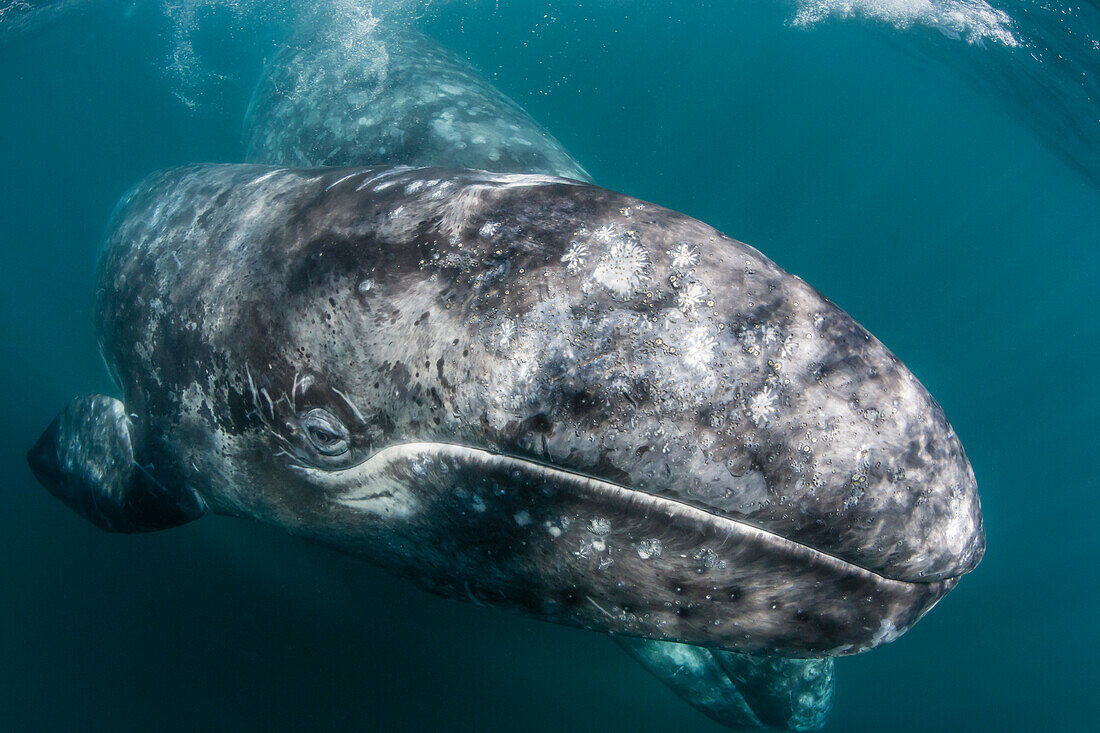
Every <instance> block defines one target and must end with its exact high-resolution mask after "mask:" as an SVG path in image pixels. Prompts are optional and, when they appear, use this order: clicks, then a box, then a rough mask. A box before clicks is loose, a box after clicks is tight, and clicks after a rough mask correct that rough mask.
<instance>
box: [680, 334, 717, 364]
mask: <svg viewBox="0 0 1100 733" xmlns="http://www.w3.org/2000/svg"><path fill="white" fill-rule="evenodd" d="M717 343H718V342H717V341H715V339H714V336H712V335H710V334H709V333H707V329H706V327H705V326H696V327H695V328H693V329H691V332H690V333H688V336H687V339H686V340H685V341H684V361H685V362H686V363H687V365H688V366H690V367H692V368H694V369H703V368H705V367H706V366H707V365H708V364H710V362H711V360H712V359H713V358H714V347H715V346H716V345H717Z"/></svg>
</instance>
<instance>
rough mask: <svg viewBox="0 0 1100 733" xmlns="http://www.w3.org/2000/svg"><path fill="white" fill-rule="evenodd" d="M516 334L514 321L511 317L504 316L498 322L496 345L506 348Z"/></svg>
mask: <svg viewBox="0 0 1100 733" xmlns="http://www.w3.org/2000/svg"><path fill="white" fill-rule="evenodd" d="M515 335H516V322H515V321H513V320H512V319H511V318H505V319H504V320H503V321H502V322H501V324H500V332H499V335H498V338H497V346H499V347H500V348H502V349H503V348H506V347H507V346H508V344H510V343H512V339H513V338H514V337H515Z"/></svg>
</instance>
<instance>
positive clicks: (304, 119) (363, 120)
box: [245, 29, 588, 180]
mask: <svg viewBox="0 0 1100 733" xmlns="http://www.w3.org/2000/svg"><path fill="white" fill-rule="evenodd" d="M329 33H337V32H334V31H329V32H328V33H325V32H320V33H317V34H316V35H317V36H318V38H313V37H306V38H301V39H299V41H298V43H296V44H295V45H293V46H289V47H286V48H284V49H283V50H281V51H280V52H279V53H278V54H276V55H275V57H274V58H273V59H272V60H271V62H270V63H269V64H268V65H267V67H266V69H265V71H264V75H263V76H262V77H261V79H260V81H259V83H258V84H257V86H256V89H255V91H254V92H253V95H252V101H251V103H250V105H249V110H248V114H247V116H246V119H245V138H246V140H247V146H248V152H247V156H246V160H248V161H249V162H259V163H273V164H278V165H296V166H315V165H393V164H397V163H402V164H406V165H416V166H423V165H446V166H450V167H455V168H478V169H484V170H491V171H500V172H506V173H550V174H554V175H560V176H565V177H567V178H575V179H578V180H587V178H588V175H587V174H586V173H585V172H584V170H583V169H582V168H581V167H580V165H578V164H577V162H576V161H575V160H573V159H572V158H571V157H570V156H569V155H568V154H567V153H566V152H565V151H564V150H563V149H562V148H561V146H560V145H559V144H558V143H557V141H556V140H554V139H553V138H552V137H551V136H550V134H549V133H547V132H546V131H545V130H543V129H542V128H541V127H540V126H539V125H538V123H536V122H535V121H534V120H533V119H531V117H530V116H529V115H528V114H527V113H526V112H525V111H524V110H523V109H522V108H521V107H520V106H519V105H517V104H516V103H515V102H513V101H512V100H511V99H509V98H508V97H506V96H504V95H503V94H501V93H500V91H498V90H497V89H496V88H495V87H493V86H492V85H491V84H489V83H488V82H487V81H485V79H484V78H482V76H481V74H479V73H478V71H477V70H476V69H475V68H474V67H473V66H471V65H470V64H469V63H468V62H467V61H466V60H464V59H462V58H460V57H458V56H456V55H454V54H452V53H450V52H448V51H445V50H444V49H442V48H440V47H439V46H438V45H437V44H436V43H435V42H434V41H432V40H431V39H430V38H428V37H427V36H424V35H421V34H419V33H415V32H412V31H399V30H395V29H394V30H385V31H382V30H378V31H376V32H374V33H371V34H367V35H364V36H362V37H359V36H355V37H345V36H343V35H337V37H336V38H335V39H334V38H331V37H330V36H329Z"/></svg>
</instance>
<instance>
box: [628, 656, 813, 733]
mask: <svg viewBox="0 0 1100 733" xmlns="http://www.w3.org/2000/svg"><path fill="white" fill-rule="evenodd" d="M615 639H616V641H618V642H619V645H620V646H622V647H623V649H625V650H626V651H627V652H628V653H630V655H631V656H633V657H634V658H635V659H636V660H638V661H639V662H640V663H641V664H642V665H644V666H645V667H646V669H648V670H649V671H650V672H652V673H653V674H654V675H655V676H656V677H657V678H658V679H660V680H661V681H662V682H664V683H665V684H666V685H668V686H669V687H670V688H672V690H673V691H674V692H675V693H676V694H677V695H679V696H680V697H682V698H683V699H684V700H686V701H687V702H689V703H690V704H691V705H693V706H694V707H695V708H696V709H698V710H699V711H701V712H703V713H704V714H706V715H707V716H709V717H711V718H713V719H714V720H716V721H718V722H719V723H722V724H724V725H727V726H729V727H731V728H737V729H741V730H752V729H758V728H775V729H778V730H817V729H818V728H820V727H821V726H823V725H824V724H825V720H826V718H827V717H828V714H829V707H830V705H831V704H832V697H833V660H832V659H784V658H782V657H759V656H753V655H751V654H738V653H736V652H727V651H721V650H719V649H707V648H706V647H700V646H693V645H689V644H677V643H675V642H667V641H654V640H653V639H640V638H637V637H626V636H617V637H615Z"/></svg>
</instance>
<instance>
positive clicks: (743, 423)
mask: <svg viewBox="0 0 1100 733" xmlns="http://www.w3.org/2000/svg"><path fill="white" fill-rule="evenodd" d="M98 292H99V302H98V306H97V308H98V316H97V322H98V335H99V339H100V344H101V349H102V352H103V354H104V358H105V360H106V362H107V364H108V365H109V367H110V369H111V371H112V374H113V375H114V376H115V379H116V380H117V382H118V384H119V385H120V387H121V389H122V392H123V399H122V400H121V401H118V400H114V399H112V398H106V397H88V398H79V399H77V400H76V401H74V403H72V404H71V405H70V406H69V407H68V408H66V410H64V411H63V412H62V414H61V415H60V416H59V417H58V419H57V420H55V422H54V423H53V424H52V425H51V427H50V428H49V429H48V430H47V431H46V433H45V434H44V435H43V437H42V438H41V439H40V441H39V442H38V444H37V445H36V446H35V447H34V448H33V449H32V451H31V453H30V455H29V460H30V463H31V466H32V468H33V469H34V471H35V473H36V474H37V475H38V476H39V478H40V479H41V480H42V481H43V483H44V484H45V485H46V486H47V487H48V488H49V489H50V490H51V491H52V492H53V493H55V494H56V495H57V496H59V497H60V498H61V499H62V500H64V501H66V502H67V503H69V504H70V506H72V507H73V508H74V509H76V510H77V511H79V512H81V513H82V514H84V516H86V517H88V518H89V519H90V520H92V521H93V522H96V523H97V524H98V525H100V526H101V527H104V528H106V529H113V530H121V531H135V530H149V529H157V528H161V527H167V526H173V525H175V524H179V523H182V522H185V521H188V520H190V519H194V518H196V517H197V516H199V515H200V514H201V513H202V512H203V511H204V510H206V509H212V510H214V511H217V512H219V513H223V514H230V515H235V516H241V517H248V518H253V519H257V520H259V521H263V522H266V523H269V524H274V525H277V526H280V527H283V528H285V529H286V530H288V531H290V532H292V533H294V534H296V535H299V536H302V537H306V538H309V539H312V540H315V541H317V542H321V543H323V544H326V545H329V546H332V547H334V548H337V549H339V550H342V551H344V552H348V553H351V554H354V555H357V556H359V557H362V558H364V559H367V560H369V561H372V562H374V563H376V564H378V565H380V566H383V567H386V568H388V569H390V570H392V571H394V572H396V573H399V574H401V575H403V576H405V577H407V578H410V579H411V580H413V581H414V582H415V583H417V584H418V585H420V586H421V587H424V588H426V589H428V590H430V591H432V592H435V593H439V594H442V595H446V596H451V597H457V598H467V599H473V600H477V601H478V602H481V603H485V604H490V605H495V606H499V607H503V608H509V609H513V610H517V611H520V612H523V613H527V614H530V615H533V616H536V617H538V618H542V619H545V620H549V621H554V622H558V623H565V624H570V625H574V626H580V627H583V628H588V629H594V630H599V631H605V632H612V633H620V634H627V635H634V636H640V637H647V638H652V639H658V640H666V641H678V642H686V643H689V644H696V645H703V646H708V647H713V648H717V649H724V650H730V651H737V652H750V653H760V654H773V655H782V656H790V657H824V656H835V655H843V654H852V653H856V652H859V651H863V650H866V649H870V648H872V647H874V646H877V645H879V644H881V643H884V642H886V641H889V640H891V639H893V638H896V637H897V636H898V635H899V634H901V633H902V632H903V631H904V630H906V629H908V628H909V627H911V626H912V624H914V623H915V622H916V621H917V620H918V619H919V618H920V616H921V615H922V614H923V613H924V612H926V611H927V610H928V609H929V608H930V607H931V606H932V605H933V604H934V603H936V602H937V601H938V600H939V599H940V598H941V597H942V596H943V595H944V594H945V593H946V592H947V591H949V590H950V589H951V588H953V587H954V585H955V584H956V583H957V581H958V579H959V577H960V576H961V575H963V574H964V573H966V572H968V571H969V570H971V569H972V568H973V567H974V566H975V565H976V564H977V562H978V561H979V559H980V557H981V554H982V551H983V549H984V532H983V530H982V524H981V513H980V508H979V503H978V498H977V493H976V487H975V482H974V478H973V473H972V471H971V470H970V466H969V463H968V462H967V460H966V458H965V455H964V453H963V450H962V447H961V445H960V444H959V441H958V439H957V437H956V436H955V433H954V432H953V430H952V429H951V428H950V425H949V424H948V423H947V421H946V419H945V418H944V416H943V412H942V410H941V409H940V407H939V406H938V405H937V404H936V402H935V401H934V400H933V399H932V398H931V397H930V396H929V395H928V394H927V392H926V391H925V390H924V388H923V387H922V386H921V385H920V384H919V382H918V381H917V380H916V379H915V378H914V377H913V376H912V374H911V373H909V372H908V370H906V369H905V368H904V366H902V365H901V364H900V363H899V362H898V360H897V359H896V358H895V357H894V356H893V355H892V354H891V353H890V352H889V351H888V350H887V349H886V348H885V347H884V346H883V345H882V344H881V343H879V342H878V341H877V340H875V339H874V338H873V337H872V336H871V335H870V334H868V333H867V332H866V331H865V330H864V329H863V328H861V327H860V326H859V325H858V324H856V323H855V322H854V321H853V320H852V319H851V318H850V317H849V316H847V315H846V314H845V313H843V311H841V310H840V309H839V308H837V307H836V306H835V305H833V304H832V303H830V302H829V301H828V300H826V299H825V298H824V297H823V296H821V295H820V294H819V293H817V292H816V291H815V290H814V289H813V288H811V287H809V286H808V285H806V284H805V283H804V282H802V281H801V280H800V279H798V278H797V277H794V276H792V275H789V274H787V273H785V272H783V271H782V270H780V269H779V268H778V267H777V266H775V265H774V264H773V263H771V262H770V261H769V260H768V259H767V258H765V257H764V256H763V255H761V254H760V253H759V252H757V251H756V250H754V249H752V248H751V247H748V246H746V245H744V244H741V243H739V242H736V241H735V240H732V239H729V238H728V237H725V236H723V235H722V234H720V233H719V232H717V231H715V230H714V229H712V228H710V227H708V226H706V225H705V224H703V223H701V222H699V221H696V220H694V219H691V218H690V217H687V216H684V215H681V214H678V213H676V212H672V211H669V210H667V209H664V208H662V207H659V206H656V205H653V204H649V203H646V202H643V201H639V200H637V199H633V198H630V197H628V196H624V195H621V194H617V193H614V192H611V191H607V190H604V189H601V188H598V187H595V186H591V185H586V184H582V183H579V182H576V181H572V180H568V179H563V178H556V177H551V176H540V175H519V174H492V173H486V172H476V171H453V170H446V169H413V168H407V167H401V166H398V167H381V168H379V167H375V168H354V169H337V170H333V169H309V170H292V169H282V168H272V167H263V166H247V165H246V166H199V167H188V168H181V169H175V170H171V171H167V172H163V173H160V174H156V175H154V176H152V177H150V178H149V179H147V180H146V181H145V182H144V183H143V184H141V185H140V186H139V187H138V188H137V189H135V190H134V191H133V192H131V193H130V194H129V196H128V197H127V198H126V200H125V201H124V202H123V204H122V205H121V206H120V209H119V213H118V215H117V219H116V222H115V224H114V227H113V231H112V233H111V235H110V237H109V241H108V245H107V248H106V250H105V253H104V255H103V258H102V261H101V266H100V274H99V288H98Z"/></svg>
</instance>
